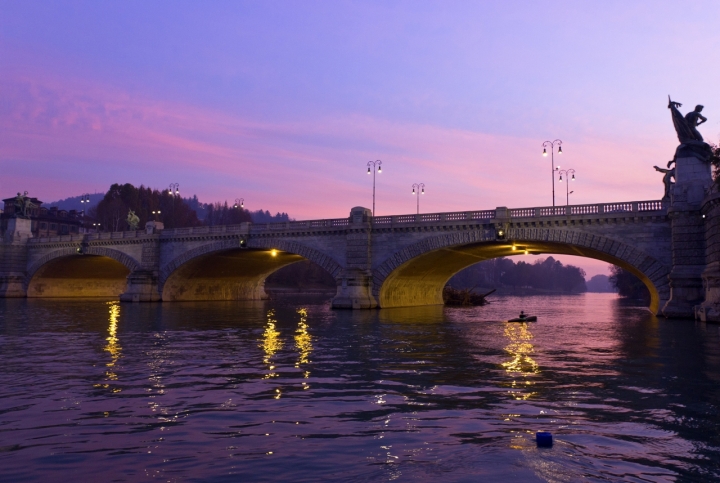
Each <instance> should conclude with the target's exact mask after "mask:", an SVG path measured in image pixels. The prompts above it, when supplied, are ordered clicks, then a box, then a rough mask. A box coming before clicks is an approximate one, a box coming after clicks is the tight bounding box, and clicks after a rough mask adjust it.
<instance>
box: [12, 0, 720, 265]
mask: <svg viewBox="0 0 720 483" xmlns="http://www.w3.org/2000/svg"><path fill="white" fill-rule="evenodd" d="M718 18H720V2H717V1H696V2H677V1H658V0H654V1H647V2H643V1H633V2H627V1H623V2H620V1H612V0H610V1H604V2H594V1H568V2H562V1H555V2H549V1H507V0H505V1H484V2H475V1H452V0H443V1H435V2H429V1H422V0H412V1H382V2H380V1H378V2H373V1H342V0H332V1H311V0H307V1H303V2H290V1H284V2H280V1H271V0H267V1H245V2H243V1H219V0H216V1H213V2H201V1H192V2H190V1H181V0H172V1H133V0H123V1H111V0H108V1H103V2H97V1H84V2H82V1H54V2H46V1H32V0H22V1H14V0H2V1H0V166H2V169H1V170H0V173H2V174H1V175H0V190H1V194H2V195H3V197H6V196H11V195H12V194H13V193H15V192H17V191H28V192H29V193H30V194H31V195H32V196H35V197H38V198H39V199H41V200H43V201H52V200H56V199H62V198H66V197H68V196H74V195H79V194H82V193H95V192H105V191H107V189H108V188H109V186H110V184H112V183H126V182H127V183H132V184H135V185H140V184H143V185H146V186H151V187H154V188H159V189H163V188H167V187H168V186H169V184H170V183H179V184H180V189H181V193H182V195H183V196H190V195H193V194H196V195H197V196H198V197H199V198H200V200H201V201H203V202H214V201H225V200H228V201H229V202H230V203H232V202H233V201H234V200H235V198H244V200H245V206H246V208H248V209H250V210H255V209H265V210H270V211H271V212H273V213H275V212H278V211H279V212H287V213H289V214H290V216H291V217H294V218H296V219H314V218H341V217H346V216H348V214H349V210H350V208H352V207H353V206H366V207H370V206H371V205H372V177H370V176H367V174H366V172H367V167H366V164H367V161H369V160H377V159H379V160H382V163H383V164H382V166H383V173H382V174H381V175H378V176H377V178H376V183H377V200H376V214H377V215H378V216H382V215H389V214H403V213H414V212H415V209H416V205H415V203H416V200H415V198H414V197H413V195H412V192H411V185H412V184H413V183H421V182H422V183H425V186H426V188H425V191H426V194H425V195H424V196H423V197H422V198H421V205H420V209H421V211H422V212H446V211H469V210H478V209H492V208H495V207H497V206H507V207H511V208H520V207H535V206H550V205H552V176H553V172H552V164H551V160H550V158H549V157H548V158H543V157H542V155H541V153H542V143H543V141H546V140H550V141H552V140H555V139H561V140H562V142H563V144H562V146H563V154H562V155H561V156H556V158H555V162H556V164H559V165H560V166H561V168H572V169H574V170H575V176H576V181H575V182H574V183H573V184H572V185H571V186H570V189H572V190H573V193H572V194H571V195H569V201H570V204H590V203H598V202H616V201H639V200H654V199H659V198H661V197H662V195H663V184H662V174H661V173H657V172H655V170H654V169H653V166H654V165H659V166H663V167H664V165H665V164H666V163H667V161H668V160H670V159H672V157H673V154H674V150H675V147H676V146H677V144H678V143H677V138H676V136H675V133H674V131H673V127H672V122H671V119H670V112H669V111H668V109H667V96H668V95H672V98H673V100H677V101H679V102H682V103H683V104H684V105H683V107H682V108H681V111H682V112H686V111H687V110H692V108H693V107H694V106H695V104H703V105H704V106H705V110H704V111H703V114H705V115H706V117H708V119H709V121H708V122H707V123H706V124H704V125H703V126H701V127H700V132H701V133H702V134H703V135H704V136H705V139H706V141H709V142H714V143H717V142H718V138H719V137H720V112H719V111H720V90H719V89H718V87H717V80H718V78H720V76H719V75H718V74H720V62H718V58H717V57H718V53H717V46H718V45H720V30H719V29H717V25H716V23H717V19H718ZM548 168H550V169H548ZM548 173H550V175H548ZM555 179H556V184H555V189H556V203H557V204H565V203H566V201H567V197H566V191H565V186H566V184H565V183H563V184H561V183H558V182H557V178H555ZM561 259H562V260H566V258H561ZM567 260H570V259H569V258H568V259H567ZM573 263H575V264H576V265H581V266H583V268H585V270H586V271H587V272H588V275H593V274H595V273H605V272H606V267H607V264H606V263H604V262H589V261H582V262H580V261H578V260H577V259H574V261H573Z"/></svg>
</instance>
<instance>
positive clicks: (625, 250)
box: [373, 228, 670, 313]
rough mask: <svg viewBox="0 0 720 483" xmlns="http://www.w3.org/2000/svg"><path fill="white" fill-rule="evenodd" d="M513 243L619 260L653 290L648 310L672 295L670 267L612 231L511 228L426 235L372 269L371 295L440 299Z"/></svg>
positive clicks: (390, 302)
mask: <svg viewBox="0 0 720 483" xmlns="http://www.w3.org/2000/svg"><path fill="white" fill-rule="evenodd" d="M513 244H514V245H515V246H516V247H519V248H521V249H523V250H524V249H525V248H527V249H528V250H529V251H530V252H531V253H533V254H541V253H542V254H545V253H547V254H562V255H576V256H582V257H587V258H595V259H598V260H603V261H606V262H609V263H612V264H614V265H618V266H620V267H622V268H624V269H626V270H628V271H630V272H631V273H633V274H634V275H636V276H637V277H638V278H639V279H640V280H642V282H643V283H644V284H645V285H646V286H647V287H648V290H649V291H650V297H651V300H650V307H649V308H650V310H651V311H653V312H654V313H658V311H659V309H661V308H662V306H663V305H664V303H665V302H666V301H667V300H668V299H669V296H670V288H669V282H668V275H669V273H670V268H669V267H668V266H666V265H664V264H663V263H661V262H660V261H658V260H657V259H656V258H655V257H653V256H651V255H650V254H648V253H646V252H644V251H642V250H640V249H639V248H637V247H635V246H632V245H630V244H629V243H627V242H624V241H619V240H616V239H612V238H609V237H605V236H601V235H595V234H590V233H585V232H582V231H579V230H572V229H554V228H544V229H543V228H510V229H508V230H507V233H506V237H505V238H504V239H500V240H499V239H498V238H497V236H496V234H495V230H476V231H466V232H453V233H448V234H443V235H439V236H434V237H428V238H425V239H424V240H422V241H419V242H417V243H415V244H412V245H410V246H408V247H405V248H403V249H402V250H399V251H398V252H396V253H394V254H392V255H391V256H389V257H388V258H387V259H386V260H385V261H384V262H383V263H381V264H380V266H378V267H377V268H376V269H375V270H374V271H373V295H374V296H375V297H376V299H377V301H378V304H379V305H380V307H402V306H412V305H431V304H442V303H443V301H442V289H443V287H444V286H445V284H446V283H447V281H448V280H450V278H451V277H452V276H453V275H455V274H456V273H458V272H459V271H461V270H462V269H464V268H466V267H468V266H470V265H472V264H474V263H478V262H481V261H483V260H489V259H492V258H498V257H504V256H512V255H518V254H519V253H518V251H513V249H512V247H513Z"/></svg>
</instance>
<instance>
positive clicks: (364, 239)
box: [332, 206, 378, 309]
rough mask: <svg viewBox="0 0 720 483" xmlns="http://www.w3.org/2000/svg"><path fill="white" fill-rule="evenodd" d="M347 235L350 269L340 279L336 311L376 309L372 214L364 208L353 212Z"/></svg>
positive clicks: (360, 207)
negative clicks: (373, 289)
mask: <svg viewBox="0 0 720 483" xmlns="http://www.w3.org/2000/svg"><path fill="white" fill-rule="evenodd" d="M348 226H349V229H348V233H347V235H345V244H346V249H345V252H346V268H345V269H344V270H342V272H341V273H340V275H339V276H338V277H337V280H338V288H337V295H335V298H334V299H333V300H332V308H334V309H374V308H376V307H377V306H378V303H377V300H376V299H375V297H374V296H373V293H372V211H370V210H369V209H367V208H363V207H362V206H356V207H355V208H353V209H352V210H350V219H349V225H348Z"/></svg>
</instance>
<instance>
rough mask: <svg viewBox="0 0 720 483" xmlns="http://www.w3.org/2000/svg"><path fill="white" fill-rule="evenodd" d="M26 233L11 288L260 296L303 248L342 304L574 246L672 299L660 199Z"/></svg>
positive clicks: (658, 303) (415, 293) (408, 299)
mask: <svg viewBox="0 0 720 483" xmlns="http://www.w3.org/2000/svg"><path fill="white" fill-rule="evenodd" d="M156 228H157V226H156V225H155V224H153V223H150V224H149V226H148V227H147V230H146V231H125V232H115V233H95V234H84V235H67V236H58V237H51V238H28V239H26V240H20V242H19V243H14V244H13V243H12V242H10V243H5V244H4V248H5V249H6V250H7V249H12V248H14V249H15V251H16V252H17V253H16V256H15V259H16V262H17V263H16V264H17V267H16V270H15V272H16V273H15V279H14V280H7V281H6V285H7V286H6V287H5V289H6V290H5V292H6V296H27V297H82V296H117V295H120V294H122V295H121V299H122V300H127V301H158V300H163V301H180V300H241V299H261V298H264V297H265V292H264V282H265V278H266V277H267V276H268V275H270V274H271V273H272V272H274V271H276V270H278V269H279V268H281V267H283V266H285V265H287V264H290V263H293V262H297V261H299V260H303V259H307V260H311V261H312V262H315V263H316V264H318V265H320V266H321V267H322V268H323V269H325V270H326V271H327V272H328V273H330V274H331V275H332V276H333V277H334V278H335V279H336V280H337V284H338V289H337V290H338V291H337V296H336V297H335V299H334V302H333V305H334V306H335V307H338V308H340V307H348V308H371V307H376V306H379V307H399V306H411V305H427V304H440V303H442V288H443V287H444V286H445V284H446V282H447V281H448V279H449V278H450V277H452V275H454V274H455V273H457V272H459V271H460V270H462V269H464V268H466V267H468V266H470V265H472V264H474V263H477V262H479V261H482V260H487V259H491V258H495V257H502V256H510V255H519V254H524V253H525V252H526V251H527V252H528V253H533V254H540V253H555V254H569V255H579V256H585V257H590V258H596V259H600V260H605V261H608V262H610V263H614V264H616V265H619V266H622V267H624V268H626V269H628V270H630V271H632V272H633V273H635V274H636V275H637V276H638V277H640V278H641V279H642V280H643V281H644V282H645V283H646V285H648V287H649V288H650V290H651V293H652V304H651V306H652V308H653V309H654V310H657V309H658V308H660V307H662V306H664V305H665V303H666V302H667V301H668V300H669V299H670V288H669V279H668V276H669V274H670V271H671V268H672V249H671V248H672V247H671V236H670V235H671V224H670V218H669V216H668V207H667V206H666V205H665V204H663V202H661V201H640V202H625V203H603V204H593V205H576V206H567V207H566V206H563V207H543V208H519V209H508V208H504V207H500V208H496V209H494V210H484V211H467V212H455V213H432V214H421V215H398V216H382V217H375V218H373V217H372V216H371V215H370V211H369V210H367V209H365V208H353V210H352V211H351V216H349V217H348V218H338V219H330V220H311V221H292V222H287V223H274V224H251V223H243V224H240V225H229V226H214V227H207V226H205V227H195V228H178V229H172V230H157V229H156Z"/></svg>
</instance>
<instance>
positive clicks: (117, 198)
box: [89, 183, 200, 231]
mask: <svg viewBox="0 0 720 483" xmlns="http://www.w3.org/2000/svg"><path fill="white" fill-rule="evenodd" d="M130 210H132V211H134V212H135V214H136V215H137V216H138V217H139V218H140V223H139V225H138V227H139V228H142V227H144V226H145V223H147V222H148V221H151V220H154V219H155V218H157V219H158V221H162V222H163V224H164V225H165V228H181V227H186V226H198V225H200V221H199V220H198V219H197V214H196V213H195V211H194V210H192V209H191V208H190V207H189V206H188V205H187V203H185V201H184V200H183V199H182V198H180V197H179V196H174V195H172V194H170V193H169V192H168V191H159V190H157V189H151V188H146V187H145V186H142V185H140V187H139V188H136V187H135V186H133V185H131V184H130V183H125V184H122V185H121V184H113V185H112V186H110V189H109V190H108V191H107V193H105V196H104V197H103V199H102V200H101V201H100V203H98V205H97V206H96V207H95V208H94V209H92V210H91V211H90V213H89V215H90V216H91V217H92V218H95V219H96V221H97V222H98V223H100V226H101V228H102V230H105V231H123V230H127V229H128V225H127V222H126V220H127V216H128V212H129V211H130ZM153 211H155V212H159V214H156V215H153Z"/></svg>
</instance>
